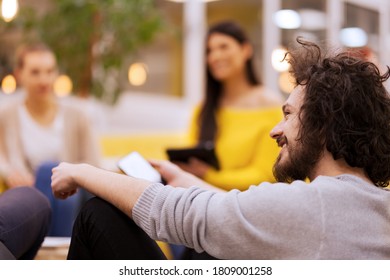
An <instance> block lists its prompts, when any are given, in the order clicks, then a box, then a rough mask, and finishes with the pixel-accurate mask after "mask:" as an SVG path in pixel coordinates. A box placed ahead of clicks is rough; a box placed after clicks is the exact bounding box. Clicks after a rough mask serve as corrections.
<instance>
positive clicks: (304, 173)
mask: <svg viewBox="0 0 390 280" xmlns="http://www.w3.org/2000/svg"><path fill="white" fill-rule="evenodd" d="M285 142H286V144H287V146H286V147H287V152H288V154H287V155H286V154H285V155H284V156H288V158H286V159H284V161H283V162H281V154H279V156H278V158H277V159H276V162H275V164H274V167H273V173H274V176H275V178H276V180H277V181H278V182H285V183H292V182H293V181H295V180H305V179H306V178H307V177H309V175H310V174H312V172H313V169H314V168H315V166H316V164H317V162H318V161H319V158H320V156H321V152H322V150H321V148H320V146H319V145H318V144H317V143H315V144H314V145H310V146H311V148H303V145H302V144H301V143H300V142H296V144H295V145H294V146H291V145H290V146H289V145H288V141H287V139H286V138H285Z"/></svg>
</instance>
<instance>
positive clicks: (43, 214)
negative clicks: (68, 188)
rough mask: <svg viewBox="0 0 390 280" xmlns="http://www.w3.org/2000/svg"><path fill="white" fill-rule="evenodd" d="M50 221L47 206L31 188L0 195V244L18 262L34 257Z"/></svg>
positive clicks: (47, 203) (9, 191)
mask: <svg viewBox="0 0 390 280" xmlns="http://www.w3.org/2000/svg"><path fill="white" fill-rule="evenodd" d="M50 219H51V210H50V205H49V202H48V201H47V199H46V198H45V196H44V195H42V194H41V193H40V192H39V191H37V190H36V189H34V188H30V187H19V188H14V189H10V190H7V191H5V192H4V193H2V194H1V195H0V241H1V242H3V244H4V245H5V246H6V247H7V248H8V250H9V251H10V252H11V253H12V254H13V255H14V256H15V258H17V259H33V258H34V257H35V255H36V253H37V251H38V249H39V248H40V246H41V244H42V242H43V239H44V237H45V235H46V233H47V231H48V229H49V225H50Z"/></svg>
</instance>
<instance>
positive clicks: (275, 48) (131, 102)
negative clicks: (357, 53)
mask: <svg viewBox="0 0 390 280" xmlns="http://www.w3.org/2000/svg"><path fill="white" fill-rule="evenodd" d="M389 13H390V4H389V1H387V0H240V1H238V0H209V1H207V0H204V1H202V0H187V1H185V0H155V1H153V0H111V1H110V0H94V1H92V0H56V1H53V0H52V1H50V0H2V1H1V15H2V19H1V21H0V81H1V92H0V106H1V105H3V104H5V103H6V102H8V100H10V99H12V98H18V96H19V95H20V90H19V88H18V85H17V83H16V82H15V79H14V77H13V75H12V71H13V69H12V65H13V64H12V63H13V61H12V59H13V52H14V50H15V48H16V46H17V45H18V44H20V43H21V42H25V41H29V40H37V39H39V40H43V41H45V42H46V43H47V44H48V45H49V46H50V47H52V48H53V49H54V51H55V53H56V54H57V58H58V62H59V65H60V71H61V75H60V77H59V78H58V80H57V83H56V94H57V95H58V96H60V97H61V98H63V99H64V100H67V101H69V102H76V103H78V104H80V106H82V108H83V109H84V110H86V111H87V112H88V114H89V116H90V117H91V119H92V121H93V123H94V125H95V128H96V131H97V133H98V136H99V139H100V141H101V143H102V150H103V154H105V155H106V156H107V157H109V156H119V155H120V154H123V153H124V152H125V151H126V149H127V150H129V149H132V147H130V146H126V147H125V148H123V149H119V150H115V151H114V146H118V145H117V144H115V143H116V142H115V141H114V140H115V139H119V138H120V137H122V138H124V139H122V140H123V143H124V142H126V143H129V141H131V140H129V139H133V140H134V137H141V136H142V137H141V138H139V139H138V140H137V141H140V142H139V143H140V144H139V145H144V144H145V143H148V142H147V141H146V142H145V139H146V138H143V137H144V136H145V135H146V136H152V137H154V136H156V135H157V136H159V137H160V138H158V137H157V138H155V139H157V140H158V139H159V140H160V143H161V142H164V141H166V142H167V144H171V143H172V142H171V141H172V138H170V137H166V138H161V137H164V136H166V135H173V134H175V135H176V136H177V135H181V134H182V133H184V132H185V130H186V128H187V124H188V122H189V115H190V112H191V108H192V107H193V106H194V105H195V104H197V103H198V102H199V101H200V100H201V98H202V96H203V83H204V77H203V75H204V55H205V53H204V36H205V31H206V30H207V26H209V25H210V24H212V23H215V22H217V21H220V20H224V19H233V20H236V21H237V22H238V23H239V24H241V25H242V26H243V27H244V28H245V29H246V31H247V32H248V34H249V35H250V39H251V42H252V43H253V45H254V47H255V57H256V60H255V61H256V68H257V72H258V73H259V74H260V76H261V77H262V80H263V82H264V84H265V86H267V87H269V88H270V89H272V90H275V91H277V92H280V93H282V94H283V95H284V96H287V95H288V93H289V92H290V91H291V87H292V85H291V82H290V80H289V76H288V72H287V71H288V68H287V66H286V65H285V64H283V63H280V60H281V58H283V56H284V53H285V51H286V48H287V47H289V46H291V45H292V44H294V41H295V38H296V37H297V36H303V37H305V38H307V39H310V40H314V41H315V42H317V43H319V44H321V45H326V46H329V47H332V48H346V47H347V48H359V49H361V50H364V52H365V54H367V56H369V57H370V59H374V60H375V61H377V62H378V63H379V64H380V65H388V64H390V63H389V60H390V54H389V52H388V51H387V50H388V46H389V39H388V38H390V36H389V35H390V17H389ZM161 139H163V140H161ZM164 139H165V140H164ZM175 139H177V138H175ZM178 142H180V141H178ZM121 143H122V142H121ZM153 143H155V142H151V143H150V144H149V145H150V146H153V145H154V144H153ZM150 146H149V147H148V149H149V150H150ZM150 155H151V156H154V155H152V154H150Z"/></svg>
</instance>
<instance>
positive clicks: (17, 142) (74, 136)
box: [0, 100, 100, 177]
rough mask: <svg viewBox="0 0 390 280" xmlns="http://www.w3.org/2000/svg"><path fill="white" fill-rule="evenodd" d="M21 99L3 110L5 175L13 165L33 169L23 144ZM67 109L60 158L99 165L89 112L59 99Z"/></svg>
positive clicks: (0, 154)
mask: <svg viewBox="0 0 390 280" xmlns="http://www.w3.org/2000/svg"><path fill="white" fill-rule="evenodd" d="M22 102H23V101H21V100H18V101H16V102H13V103H11V104H9V105H7V106H5V107H4V108H2V109H1V110H0V175H1V176H2V177H4V176H5V175H6V174H7V173H8V172H9V170H10V169H17V170H21V171H25V172H26V171H27V172H30V173H31V172H32V170H31V167H30V166H29V165H28V163H27V160H26V157H25V155H24V152H23V148H22V140H21V134H20V123H19V116H18V106H20V105H21V104H22ZM59 106H61V110H63V112H64V118H65V125H64V137H65V138H64V147H63V150H62V153H61V157H60V160H61V161H67V162H74V163H76V162H86V163H89V164H92V165H95V166H98V165H99V158H100V156H99V149H98V145H97V144H98V143H97V141H96V139H95V138H94V136H93V133H92V127H91V124H90V122H89V120H88V118H87V116H86V115H85V114H84V113H83V112H82V111H81V110H79V109H77V108H75V107H74V106H72V105H69V104H62V103H59Z"/></svg>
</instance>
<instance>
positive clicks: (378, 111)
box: [286, 38, 390, 188]
mask: <svg viewBox="0 0 390 280" xmlns="http://www.w3.org/2000/svg"><path fill="white" fill-rule="evenodd" d="M297 42H298V43H299V44H300V46H301V47H299V48H296V49H294V50H292V51H290V52H289V53H288V54H287V56H286V60H287V61H288V62H289V63H290V64H291V68H290V73H291V74H292V75H293V77H294V78H295V81H296V84H297V85H302V86H304V89H305V90H304V92H305V96H304V101H303V105H302V107H301V109H300V114H299V116H300V120H301V129H300V132H299V135H298V140H299V141H300V142H301V143H302V144H303V145H304V147H312V146H314V147H315V146H316V145H312V144H313V143H317V144H318V142H319V141H320V145H321V147H322V149H324V148H326V149H327V150H328V151H329V152H330V153H331V154H332V155H333V158H334V159H335V160H338V159H344V160H345V161H346V163H347V164H348V165H349V166H351V167H358V168H362V169H363V170H364V171H365V173H366V175H367V176H368V177H369V178H370V179H371V180H372V182H374V184H375V185H376V186H378V187H382V188H383V187H386V186H387V185H388V183H389V180H390V96H389V93H388V92H387V90H386V88H385V87H384V85H383V83H384V81H386V80H387V79H388V78H389V76H390V74H389V70H390V68H389V67H387V69H386V73H384V74H383V75H381V73H380V71H379V69H378V67H377V66H376V65H375V64H373V63H371V62H369V61H366V60H362V59H359V58H357V57H356V56H354V55H351V53H350V52H348V51H344V52H340V53H335V54H326V53H325V52H324V51H323V50H322V49H321V48H320V47H319V46H318V45H316V44H314V43H312V42H308V41H305V40H303V39H302V38H297ZM317 147H318V145H317Z"/></svg>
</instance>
